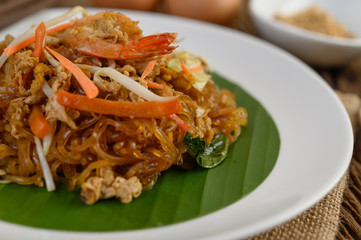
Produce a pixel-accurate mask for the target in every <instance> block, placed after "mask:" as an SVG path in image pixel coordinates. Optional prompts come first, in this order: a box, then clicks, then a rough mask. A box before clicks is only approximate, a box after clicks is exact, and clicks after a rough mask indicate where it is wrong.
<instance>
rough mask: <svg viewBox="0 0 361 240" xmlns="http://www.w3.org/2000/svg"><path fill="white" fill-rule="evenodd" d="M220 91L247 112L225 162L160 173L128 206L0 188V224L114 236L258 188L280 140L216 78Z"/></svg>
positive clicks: (193, 214) (244, 99) (252, 103)
mask: <svg viewBox="0 0 361 240" xmlns="http://www.w3.org/2000/svg"><path fill="white" fill-rule="evenodd" d="M213 79H214V80H215V81H216V82H217V84H218V85H219V86H220V87H221V88H227V89H230V90H232V91H233V92H234V93H235V94H236V101H237V103H238V105H240V106H243V107H245V108H246V109H247V111H248V114H249V118H248V119H249V125H248V126H247V127H244V128H242V133H241V136H240V138H239V139H238V140H237V141H236V142H235V143H234V144H233V145H231V146H230V148H229V152H228V155H227V158H226V159H225V160H224V161H223V162H222V163H221V164H220V165H219V166H217V167H215V168H213V169H203V168H201V167H196V168H195V169H193V170H190V171H187V170H182V169H179V168H177V167H172V168H171V169H170V170H168V171H166V172H165V173H163V174H162V175H161V176H160V177H159V179H158V182H157V183H156V185H155V186H154V188H153V189H152V190H150V191H144V192H143V193H142V194H141V195H140V196H139V197H138V198H137V199H135V200H133V201H132V202H131V203H130V204H127V205H124V204H121V203H120V202H119V201H118V200H116V199H109V200H102V201H100V202H98V203H96V204H94V205H92V206H88V205H86V204H85V203H83V202H82V201H80V195H79V190H76V191H74V192H68V191H67V190H66V188H65V187H64V186H62V185H61V184H57V190H56V191H55V192H51V193H49V192H47V191H46V188H39V187H36V186H20V185H17V184H0V220H3V221H7V222H12V223H17V224H22V225H26V226H33V227H39V228H48V229H58V230H74V231H119V230H134V229H143V228H150V227H158V226H164V225H169V224H172V223H177V222H182V221H186V220H189V219H193V218H197V217H199V216H202V215H205V214H208V213H211V212H214V211H217V210H220V209H222V208H224V207H226V206H228V205H229V204H231V203H234V202H235V201H237V200H239V199H240V198H242V197H244V196H245V195H246V194H248V193H250V192H251V191H253V190H254V189H255V188H256V187H257V186H259V185H260V184H261V183H262V182H263V181H264V180H265V178H266V177H267V176H268V175H269V173H270V172H271V171H272V169H273V167H274V165H275V163H276V161H277V156H278V153H279V148H280V138H279V133H278V130H277V127H276V125H275V123H274V122H273V120H272V118H271V117H270V115H269V114H268V113H267V111H266V110H265V109H264V108H263V107H262V105H261V104H260V103H259V102H258V101H256V100H255V99H254V98H253V97H252V96H250V95H249V94H248V93H247V92H245V91H244V90H242V89H241V88H240V87H239V86H237V85H235V84H233V83H231V82H229V81H227V80H225V79H224V78H222V77H221V76H219V75H217V74H213Z"/></svg>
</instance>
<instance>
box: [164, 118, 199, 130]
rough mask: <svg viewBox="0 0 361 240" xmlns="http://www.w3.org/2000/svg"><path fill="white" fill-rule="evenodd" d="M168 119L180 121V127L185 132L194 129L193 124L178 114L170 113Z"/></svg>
mask: <svg viewBox="0 0 361 240" xmlns="http://www.w3.org/2000/svg"><path fill="white" fill-rule="evenodd" d="M167 118H168V119H170V120H173V121H176V122H177V123H178V127H179V128H180V129H181V130H182V131H184V132H190V133H193V131H194V129H193V127H192V126H191V125H189V124H188V123H187V122H185V121H183V120H182V119H181V118H180V117H178V116H177V115H176V114H170V115H168V116H167Z"/></svg>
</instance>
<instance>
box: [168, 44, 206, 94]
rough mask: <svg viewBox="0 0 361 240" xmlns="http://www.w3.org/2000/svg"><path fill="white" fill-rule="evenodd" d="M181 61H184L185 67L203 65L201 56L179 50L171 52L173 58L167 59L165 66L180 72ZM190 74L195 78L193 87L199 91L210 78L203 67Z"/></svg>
mask: <svg viewBox="0 0 361 240" xmlns="http://www.w3.org/2000/svg"><path fill="white" fill-rule="evenodd" d="M182 62H183V63H184V65H185V67H186V68H187V69H193V68H198V67H201V66H202V65H203V62H204V60H203V59H202V58H201V57H199V56H197V55H195V54H193V53H191V52H187V51H179V52H176V53H175V54H173V58H172V59H170V60H169V61H168V64H167V67H168V68H169V69H172V70H173V71H176V72H181V71H182V67H181V63H182ZM190 74H191V75H192V77H193V78H194V80H195V83H194V84H193V87H194V88H195V89H197V90H198V91H200V92H201V91H202V90H203V88H204V86H205V85H206V84H207V82H208V80H210V79H211V76H210V75H209V74H207V73H206V71H205V70H204V69H203V68H201V69H200V70H199V71H197V72H191V73H190Z"/></svg>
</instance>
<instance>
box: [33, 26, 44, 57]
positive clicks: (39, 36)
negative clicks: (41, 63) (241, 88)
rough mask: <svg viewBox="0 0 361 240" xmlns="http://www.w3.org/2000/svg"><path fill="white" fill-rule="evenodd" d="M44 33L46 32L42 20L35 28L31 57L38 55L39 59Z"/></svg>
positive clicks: (41, 54)
mask: <svg viewBox="0 0 361 240" xmlns="http://www.w3.org/2000/svg"><path fill="white" fill-rule="evenodd" d="M45 34H46V27H45V24H44V22H41V23H40V24H39V26H38V27H37V28H36V30H35V46H34V51H33V53H32V54H31V56H32V57H38V58H39V60H40V58H41V57H42V56H43V55H44V53H43V48H44V47H43V44H44V38H45Z"/></svg>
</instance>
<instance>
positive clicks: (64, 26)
mask: <svg viewBox="0 0 361 240" xmlns="http://www.w3.org/2000/svg"><path fill="white" fill-rule="evenodd" d="M73 25H74V22H67V23H64V24H61V25H58V26H56V27H53V28H50V29H49V30H48V31H47V34H48V35H52V34H54V33H56V32H60V31H63V30H65V29H67V28H71V27H72V26H73Z"/></svg>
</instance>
